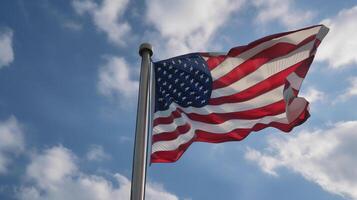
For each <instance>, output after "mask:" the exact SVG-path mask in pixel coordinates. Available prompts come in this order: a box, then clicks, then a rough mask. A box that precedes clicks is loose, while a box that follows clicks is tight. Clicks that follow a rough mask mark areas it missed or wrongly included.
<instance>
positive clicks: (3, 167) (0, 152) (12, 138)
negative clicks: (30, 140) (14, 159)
mask: <svg viewBox="0 0 357 200" xmlns="http://www.w3.org/2000/svg"><path fill="white" fill-rule="evenodd" d="M24 148H25V141H24V135H23V130H22V128H21V125H20V124H19V123H18V122H17V120H16V118H15V117H10V118H9V119H7V120H5V121H0V174H3V173H6V172H7V170H8V167H9V164H10V163H11V158H10V156H13V155H14V154H18V153H20V152H22V151H23V150H24Z"/></svg>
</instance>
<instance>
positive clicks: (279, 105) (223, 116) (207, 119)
mask: <svg viewBox="0 0 357 200" xmlns="http://www.w3.org/2000/svg"><path fill="white" fill-rule="evenodd" d="M285 106H286V105H285V101H284V100H281V101H278V102H275V103H273V104H270V105H267V106H263V107H260V108H256V109H251V110H245V111H240V112H228V113H212V114H209V115H200V114H196V113H190V114H187V117H189V118H190V119H191V120H194V121H199V122H204V123H209V124H221V123H224V122H226V121H228V120H231V119H247V120H248V119H251V120H254V119H260V118H262V117H265V116H274V115H278V114H281V113H284V112H285Z"/></svg>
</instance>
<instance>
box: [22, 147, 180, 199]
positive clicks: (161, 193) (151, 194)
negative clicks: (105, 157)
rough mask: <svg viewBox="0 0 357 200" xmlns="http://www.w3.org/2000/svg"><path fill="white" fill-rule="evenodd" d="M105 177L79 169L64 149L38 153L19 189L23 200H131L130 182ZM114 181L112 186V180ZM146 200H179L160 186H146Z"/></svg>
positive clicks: (73, 158)
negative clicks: (25, 181)
mask: <svg viewBox="0 0 357 200" xmlns="http://www.w3.org/2000/svg"><path fill="white" fill-rule="evenodd" d="M109 176H110V177H108V178H106V177H104V176H99V175H93V174H86V173H83V172H81V171H80V170H79V166H78V165H77V161H76V156H75V155H74V154H73V153H72V152H71V151H70V150H69V149H66V148H64V147H61V146H57V147H52V148H50V149H47V150H45V151H43V152H41V153H39V154H35V155H34V156H33V158H32V160H31V163H30V165H29V166H28V168H27V174H26V177H27V179H28V180H27V181H28V182H27V184H25V185H23V186H22V187H21V188H20V189H19V190H18V194H17V197H18V198H19V199H21V200H62V199H66V200H112V199H120V200H125V199H128V200H129V196H130V181H129V180H128V179H127V178H126V177H125V176H123V175H121V174H119V173H116V174H113V175H109ZM109 179H110V180H114V182H115V183H113V182H112V181H110V180H109ZM146 199H147V200H157V199H165V200H178V197H176V196H175V195H173V194H171V193H168V192H167V191H166V190H165V189H164V188H163V187H162V186H161V185H159V184H155V183H154V184H153V183H151V184H149V185H148V186H147V196H146Z"/></svg>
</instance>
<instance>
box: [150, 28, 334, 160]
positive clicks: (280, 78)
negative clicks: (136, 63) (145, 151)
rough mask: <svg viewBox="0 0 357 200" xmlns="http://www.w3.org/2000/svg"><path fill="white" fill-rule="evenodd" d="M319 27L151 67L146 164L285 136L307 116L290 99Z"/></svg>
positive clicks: (302, 103) (322, 31) (304, 107)
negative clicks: (269, 132) (252, 137)
mask: <svg viewBox="0 0 357 200" xmlns="http://www.w3.org/2000/svg"><path fill="white" fill-rule="evenodd" d="M327 32H328V28H327V27H325V26H323V25H317V26H312V27H307V28H304V29H300V30H296V31H291V32H285V33H279V34H275V35H271V36H267V37H264V38H262V39H259V40H256V41H254V42H252V43H250V44H248V45H245V46H239V47H234V48H232V49H231V50H229V52H228V53H226V54H219V53H191V54H186V55H182V56H178V57H174V58H170V59H167V60H162V61H158V62H155V63H154V69H155V86H156V95H155V112H154V117H153V119H154V122H153V135H152V148H151V162H153V163H155V162H175V161H177V160H178V159H179V158H180V157H181V156H182V154H183V153H184V152H185V150H186V149H187V148H188V147H189V146H190V145H191V144H192V143H193V142H210V143H219V142H226V141H239V140H242V139H244V138H245V137H247V136H248V135H249V134H250V133H251V132H253V131H259V130H262V129H264V128H267V127H274V128H277V129H279V130H281V131H284V132H289V131H291V130H292V129H293V128H294V127H295V126H298V125H300V124H302V123H303V122H304V121H306V120H307V118H308V117H309V116H310V114H309V111H308V106H309V103H308V102H307V101H306V100H305V99H304V98H302V97H299V96H298V93H299V89H300V86H301V84H302V81H303V80H304V78H305V76H306V73H307V71H308V69H309V67H310V65H311V63H312V61H313V59H314V56H315V53H316V49H317V47H318V46H319V44H320V42H321V41H322V39H323V38H324V37H325V35H326V34H327Z"/></svg>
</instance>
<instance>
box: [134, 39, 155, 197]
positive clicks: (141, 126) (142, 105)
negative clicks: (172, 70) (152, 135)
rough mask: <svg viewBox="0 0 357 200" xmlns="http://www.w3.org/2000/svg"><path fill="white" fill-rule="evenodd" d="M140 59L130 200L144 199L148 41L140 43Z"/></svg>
mask: <svg viewBox="0 0 357 200" xmlns="http://www.w3.org/2000/svg"><path fill="white" fill-rule="evenodd" d="M139 54H140V56H141V57H142V60H141V72H140V85H139V99H138V110H137V118H136V131H135V144H134V158H133V169H132V170H133V171H132V179H131V180H132V182H131V195H130V199H131V200H144V199H145V182H146V167H147V153H148V152H147V151H148V148H147V147H148V136H149V134H148V133H149V130H150V127H151V121H150V120H151V119H150V118H151V111H152V109H151V94H150V93H151V92H150V91H151V88H150V87H151V82H152V81H151V79H150V74H151V59H150V58H151V56H152V54H153V52H152V47H151V45H150V44H148V43H143V44H141V45H140V50H139Z"/></svg>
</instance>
